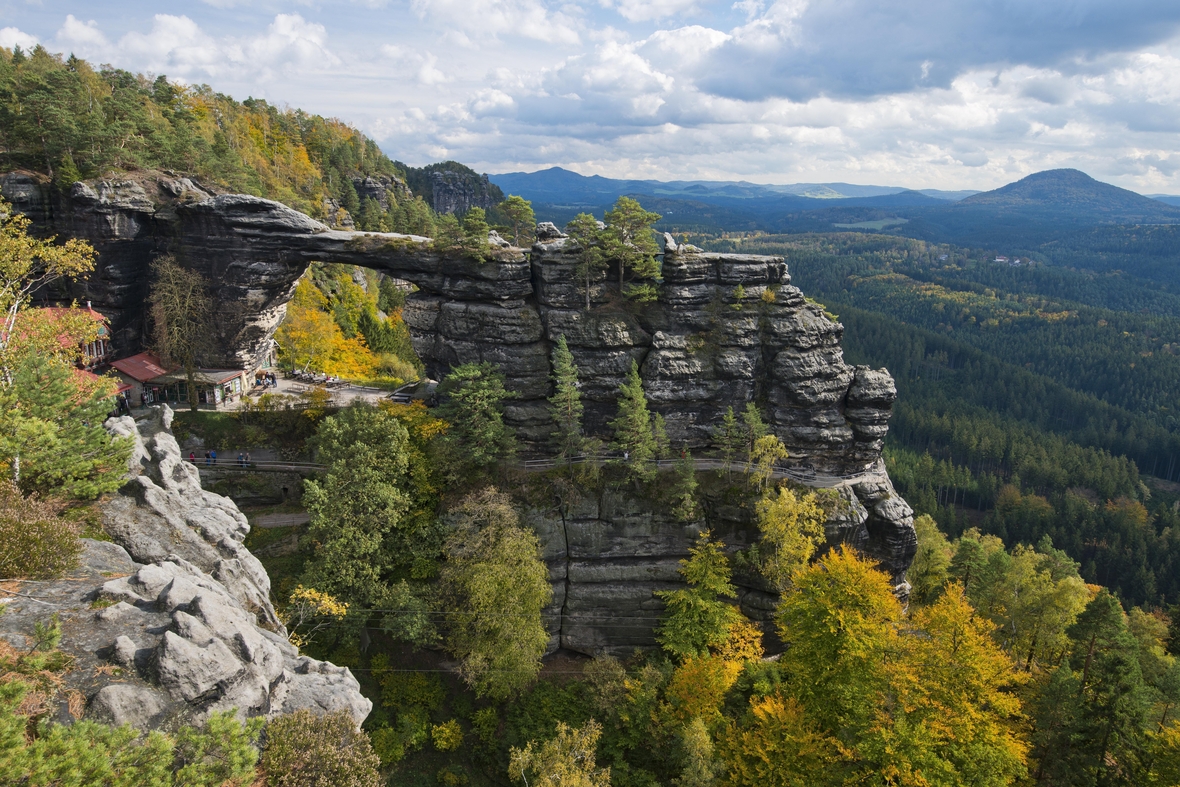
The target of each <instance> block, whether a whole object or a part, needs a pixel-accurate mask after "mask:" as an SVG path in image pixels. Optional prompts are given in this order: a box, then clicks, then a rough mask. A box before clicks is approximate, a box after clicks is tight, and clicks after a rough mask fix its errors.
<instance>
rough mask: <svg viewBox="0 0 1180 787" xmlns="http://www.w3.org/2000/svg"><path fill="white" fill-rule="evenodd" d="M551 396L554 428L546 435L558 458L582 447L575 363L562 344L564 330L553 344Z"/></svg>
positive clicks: (563, 343)
mask: <svg viewBox="0 0 1180 787" xmlns="http://www.w3.org/2000/svg"><path fill="white" fill-rule="evenodd" d="M552 359H553V387H554V392H553V396H551V397H549V405H550V407H549V411H550V412H551V413H552V414H553V422H554V423H555V424H556V425H557V429H556V430H555V431H554V432H553V433H552V434H551V435H550V436H551V437H552V439H553V445H554V448H556V449H557V455H558V457H559V458H561V459H569V458H570V457H572V456H576V455H578V454H579V453H581V451H582V442H583V437H582V409H583V408H582V393H581V391H579V390H578V367H577V366H576V365H575V364H574V356H573V353H571V352H570V349H569V345H568V344H566V341H565V334H562V335H561V336H560V337H558V339H557V344H556V345H555V346H554V347H553V355H552Z"/></svg>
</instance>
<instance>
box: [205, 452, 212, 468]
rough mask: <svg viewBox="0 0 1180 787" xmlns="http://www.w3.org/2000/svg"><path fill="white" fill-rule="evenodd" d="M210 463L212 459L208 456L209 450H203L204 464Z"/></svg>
mask: <svg viewBox="0 0 1180 787" xmlns="http://www.w3.org/2000/svg"><path fill="white" fill-rule="evenodd" d="M211 464H213V459H212V457H210V456H209V452H208V451H206V452H205V465H206V466H208V465H211Z"/></svg>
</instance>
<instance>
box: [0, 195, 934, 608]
mask: <svg viewBox="0 0 1180 787" xmlns="http://www.w3.org/2000/svg"><path fill="white" fill-rule="evenodd" d="M0 189H2V190H3V193H4V195H5V197H6V198H8V199H10V200H12V201H13V202H14V204H16V206H17V208H18V209H19V210H22V211H24V212H26V213H27V214H28V215H30V216H32V217H33V218H34V219H36V220H37V221H38V223H39V226H41V227H43V228H44V229H45V230H46V231H54V232H58V233H61V234H63V235H78V236H83V237H86V238H87V239H89V240H90V241H91V242H92V243H94V244H95V246H96V248H98V250H99V252H100V254H99V267H98V270H97V271H96V273H95V275H94V276H92V277H91V279H90V281H88V282H87V283H86V285H85V288H84V290H81V291H79V292H76V293H74V295H75V296H76V297H80V298H85V299H89V300H92V301H93V302H94V305H95V307H96V308H98V309H99V310H100V311H102V312H103V313H104V314H108V315H109V316H111V317H112V322H113V328H114V333H115V338H116V343H117V346H118V348H119V350H120V351H121V352H126V353H130V352H132V351H134V350H135V349H137V342H138V338H137V337H138V335H139V331H140V330H141V328H142V326H141V322H140V321H141V319H142V317H141V315H142V312H143V309H142V303H143V298H144V295H145V292H144V288H145V282H146V280H147V275H146V271H147V268H148V265H149V263H150V261H151V259H152V258H153V256H155V255H157V254H160V253H164V252H170V253H173V254H176V255H177V256H178V257H179V258H180V259H181V260H182V261H183V262H184V263H185V264H187V265H191V266H193V267H195V268H197V269H199V270H201V272H202V273H204V274H205V275H206V276H207V277H209V278H210V280H212V281H213V282H214V283H215V285H216V293H217V297H218V314H217V316H216V318H215V320H214V324H213V325H211V326H210V327H211V330H212V332H213V333H214V334H215V335H216V338H217V339H218V342H219V346H220V347H221V357H220V358H217V359H212V360H211V363H217V364H226V365H239V366H247V367H249V366H251V365H252V364H254V363H255V360H256V359H257V358H258V357H260V355H261V354H262V352H263V350H264V349H265V348H266V346H267V344H268V342H269V340H270V338H271V336H272V335H273V333H274V331H275V329H276V328H277V326H278V324H279V322H280V321H281V319H282V316H283V314H284V310H285V304H286V302H287V300H288V299H289V298H290V296H291V293H292V291H293V289H294V286H295V283H296V280H297V279H298V277H299V276H300V275H301V274H302V273H303V271H304V270H305V269H306V268H307V265H308V264H310V263H311V262H315V261H325V262H342V263H351V264H355V265H361V266H364V267H369V268H373V269H376V270H379V271H383V272H385V273H387V274H389V275H391V276H393V277H395V278H397V279H400V280H404V281H407V282H410V283H412V284H414V285H415V286H416V287H417V291H416V292H414V293H413V294H412V295H411V296H410V297H409V299H408V300H407V302H406V306H405V309H404V312H403V316H404V318H405V321H406V324H407V325H408V327H409V329H410V332H411V335H412V338H413V342H414V348H415V350H417V352H418V354H419V356H420V357H421V359H422V360H423V362H424V363H425V364H426V368H427V372H428V373H429V374H430V376H432V377H434V378H436V379H441V377H442V376H444V375H445V374H446V373H447V371H448V370H449V368H450V367H451V366H453V365H455V364H457V363H463V362H468V361H489V362H492V363H494V364H496V365H497V366H499V367H500V369H501V370H502V371H503V372H504V374H505V376H506V378H507V382H508V385H509V387H510V388H511V389H513V390H514V391H515V392H516V393H517V394H518V398H516V399H514V400H512V401H511V402H510V403H509V405H508V406H507V408H506V413H505V415H506V420H507V421H508V422H509V423H510V424H511V425H512V426H513V427H515V428H516V429H517V432H518V434H519V435H520V436H521V438H523V439H524V440H525V441H526V442H531V443H532V444H533V445H535V446H538V448H539V449H540V450H544V449H543V444H544V443H545V441H546V440H547V437H548V435H549V432H550V431H551V430H552V426H551V422H550V419H549V416H548V412H547V409H546V401H545V397H547V396H548V395H549V393H550V389H551V383H550V379H549V374H550V362H549V358H550V352H551V349H552V345H553V343H554V342H555V341H556V340H557V339H558V338H559V337H560V336H562V335H564V336H565V337H566V340H567V342H568V343H569V346H570V349H571V351H572V352H573V355H574V359H575V361H576V363H577V365H578V369H579V373H580V377H581V382H582V393H583V397H584V400H585V403H586V425H587V428H588V430H589V431H590V432H596V433H599V434H604V433H606V423H607V421H608V420H609V419H610V418H611V417H613V415H614V411H615V402H616V397H617V391H618V387H619V384H620V383H621V382H622V379H623V376H624V375H625V374H626V373H627V371H628V369H629V368H630V366H631V363H632V361H635V362H637V363H638V364H639V365H640V373H641V376H642V377H643V381H644V386H645V388H646V390H647V392H648V394H649V397H650V399H651V402H652V407H653V409H654V410H655V411H657V412H659V413H662V414H663V415H664V417H665V419H666V421H667V424H668V432H669V436H670V437H671V439H672V440H673V441H675V442H676V443H677V444H679V443H680V442H681V441H684V442H687V443H688V444H689V445H690V446H692V447H694V448H695V447H700V446H704V445H707V444H708V443H709V442H710V440H711V434H712V429H713V428H714V427H715V426H716V424H717V422H718V421H719V419H720V416H721V414H722V413H723V412H724V410H725V408H727V407H730V406H732V407H733V408H734V410H735V411H740V410H741V409H743V408H744V407H745V405H746V403H747V402H749V401H754V400H757V401H759V402H761V403H763V404H764V405H765V408H764V409H765V411H766V413H767V415H768V417H769V420H770V423H771V427H772V429H773V430H774V431H775V433H777V434H778V435H779V436H780V437H781V438H782V439H783V441H784V442H785V443H786V445H787V447H788V450H789V451H790V453H791V460H790V461H791V462H792V463H796V464H803V465H810V466H811V467H813V468H814V469H816V470H818V471H821V472H824V473H831V474H835V475H839V476H850V477H853V478H851V479H850V480H849V484H851V485H853V486H854V487H855V488H854V490H853V491H854V492H855V496H856V499H857V500H858V501H860V503H859V505H861V506H862V508H863V509H864V510H865V511H866V518H865V520H864V522H865V524H864V528H865V535H864V538H863V540H864V541H865V543H867V544H869V547H870V549H871V551H873V553H874V554H876V555H877V556H878V557H881V558H883V559H886V560H887V561H888V562H887V565H888V566H889V570H890V571H891V572H892V573H893V574H894V578H895V581H896V582H898V583H899V584H900V583H901V582H902V581H903V577H904V571H905V568H906V567H907V566H908V564H909V562H910V560H911V559H912V556H913V553H914V549H915V539H914V533H913V525H912V517H911V516H910V513H909V508H908V506H905V503H904V501H901V500H900V498H898V497H897V496H896V494H895V493H894V492H893V491H892V488H891V487H890V486H889V484H888V478H887V477H885V476H884V474H883V473H882V472H880V466H879V461H880V452H881V446H882V440H883V438H884V436H885V434H886V432H887V429H888V419H889V415H890V411H891V408H892V404H893V401H894V399H895V398H896V389H895V387H894V385H893V380H892V378H891V377H890V376H889V374H888V372H886V371H884V370H872V369H869V368H867V367H854V366H850V365H849V364H847V363H845V361H844V358H843V353H842V350H841V347H840V339H841V334H842V331H843V327H842V326H841V325H840V324H839V323H837V322H835V321H833V320H832V319H829V318H828V317H827V316H826V315H825V314H824V312H823V309H822V308H821V307H820V306H818V305H816V304H814V303H811V302H809V301H807V300H806V298H805V297H804V296H803V294H802V293H801V292H800V291H799V290H798V289H797V288H795V287H793V286H791V283H790V276H789V273H788V270H787V265H786V263H785V261H784V260H783V259H782V258H778V257H757V256H750V255H734V254H713V253H706V252H702V251H700V250H699V249H696V248H694V247H691V246H678V245H677V244H676V243H675V242H674V241H673V240H672V239H671V238H666V240H665V244H666V248H665V253H664V259H663V274H662V278H663V281H662V285H661V287H660V297H659V301H658V302H657V303H655V304H649V305H647V306H645V307H643V308H641V309H637V308H631V307H624V306H621V305H619V304H617V303H615V302H612V296H613V294H612V291H611V288H610V287H608V286H607V285H606V275H605V274H604V275H602V276H601V277H600V278H599V279H598V280H596V281H593V282H591V283H590V300H591V305H592V308H591V309H590V310H589V311H586V310H584V304H585V298H586V296H585V292H584V291H583V289H582V287H581V286H580V283H579V282H578V279H577V276H576V257H577V250H576V249H574V248H572V247H571V246H570V244H569V242H568V240H567V239H566V238H564V237H561V234H560V232H558V231H556V228H553V227H551V226H550V227H543V228H540V229H542V231H541V232H540V233H539V237H540V240H538V242H537V243H536V244H535V245H534V246H533V247H532V249H530V250H527V251H526V250H522V249H514V248H497V249H496V251H495V257H496V259H495V260H492V261H489V262H487V263H485V264H478V263H475V262H473V261H471V260H469V259H464V258H456V257H454V256H446V255H441V254H439V253H438V252H435V251H434V250H433V249H432V248H431V243H430V240H429V239H427V238H420V237H416V236H407V235H395V234H382V233H359V232H352V231H344V230H330V229H329V228H328V227H326V226H325V225H323V224H321V223H319V222H317V221H315V220H313V219H311V218H309V217H307V216H305V215H303V214H301V213H298V212H297V211H294V210H292V209H290V208H288V207H286V206H284V205H281V204H279V203H276V202H272V201H269V200H264V199H259V198H257V197H249V196H244V195H217V196H214V195H211V194H209V193H208V192H206V191H203V190H202V189H201V188H200V187H199V186H198V185H197V184H194V183H192V182H191V181H188V180H186V179H181V178H168V177H163V176H159V177H155V178H154V179H153V178H150V177H140V178H138V179H136V180H123V181H117V182H116V181H110V182H108V181H100V182H94V183H79V184H75V186H74V187H73V190H72V191H71V193H70V194H69V195H68V196H67V197H53V195H52V194H51V192H49V191H48V190H47V189H46V188H45V187H44V186H42V185H41V184H40V183H39V182H38V181H37V180H36V178H35V177H33V176H31V175H28V174H20V173H10V174H8V175H5V176H3V177H0ZM866 474H867V475H866ZM608 519H609V518H608ZM596 521H598V520H596ZM602 521H608V520H605V519H604V520H602ZM610 521H613V520H610ZM859 526H860V523H858V525H857V527H859ZM853 529H855V528H853ZM857 538H860V537H859V536H858V537H857ZM845 540H847V539H845ZM852 540H853V541H854V542H856V539H852ZM686 550H687V542H686V543H685V544H684V546H683V548H681V549H680V551H679V552H675V553H674V554H675V555H677V556H681V555H683V553H684V552H686ZM673 562H674V561H673Z"/></svg>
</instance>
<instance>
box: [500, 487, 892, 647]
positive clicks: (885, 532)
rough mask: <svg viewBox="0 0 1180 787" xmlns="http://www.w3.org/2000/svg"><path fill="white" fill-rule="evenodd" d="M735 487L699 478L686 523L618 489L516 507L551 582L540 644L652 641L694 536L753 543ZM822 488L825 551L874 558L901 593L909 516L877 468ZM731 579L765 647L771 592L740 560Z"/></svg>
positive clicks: (731, 548) (746, 502)
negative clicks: (695, 503) (694, 508)
mask: <svg viewBox="0 0 1180 787" xmlns="http://www.w3.org/2000/svg"><path fill="white" fill-rule="evenodd" d="M743 483H744V482H743V481H742V480H740V478H739V476H738V475H735V480H733V481H732V482H731V483H730V484H719V483H717V482H716V480H714V481H712V482H711V483H706V484H705V486H704V487H703V489H702V492H703V494H702V496H703V503H704V505H703V509H704V510H703V512H702V516H701V518H700V519H699V520H696V521H692V522H681V521H678V520H676V519H675V518H674V517H672V516H671V515H670V513H669V511H668V508H667V506H666V505H663V504H661V503H660V502H659V501H658V500H653V499H651V497H650V496H646V495H643V494H640V493H637V491H636V490H633V489H630V488H627V487H623V488H608V489H605V490H600V491H598V492H597V493H594V494H589V495H586V496H583V497H580V498H577V499H574V500H571V501H567V502H563V503H561V504H558V505H554V506H550V507H529V508H526V510H525V512H524V515H523V518H522V521H523V522H524V523H525V524H526V525H528V526H529V527H531V528H532V529H533V530H534V531H535V532H536V533H537V535H538V536H539V538H540V540H541V549H542V556H543V557H544V559H545V562H546V565H547V566H548V567H549V579H550V582H551V583H552V586H553V601H552V603H551V604H550V606H549V608H548V609H546V610H545V613H546V615H545V620H546V622H547V625H548V629H549V634H550V642H549V646H550V649H551V650H555V649H557V648H558V647H563V648H566V649H569V650H574V651H578V652H580V653H586V654H590V655H595V654H600V653H613V654H616V655H626V654H629V653H630V652H631V651H632V650H633V649H634V648H637V647H653V646H655V645H656V640H655V633H654V629H655V627H656V625H657V624H658V623H659V621H660V620H661V618H662V616H663V614H664V602H663V601H662V600H661V599H660V598H659V597H657V596H656V595H655V594H656V592H657V591H662V590H673V589H676V588H678V587H681V586H682V580H681V578H680V574H679V568H680V561H681V560H683V559H686V558H687V557H688V549H689V547H690V546H691V545H692V544H693V543H694V542H695V540H696V538H697V535H698V534H699V533H700V532H701V531H702V530H705V529H708V530H710V531H711V532H712V535H713V537H714V538H716V539H718V540H720V541H722V542H723V543H724V544H725V545H726V551H727V552H729V553H730V554H732V553H734V552H736V551H737V550H740V549H745V548H746V547H749V546H750V545H751V544H753V543H754V542H756V541H757V540H758V538H759V532H758V526H757V523H756V522H755V520H754V515H753V506H752V503H753V495H751V494H750V493H749V492H744V491H743V490H742V484H743ZM831 494H833V495H834V501H830V502H829V504H828V507H829V508H830V509H831V514H830V516H829V519H828V521H827V523H826V525H825V529H826V535H827V548H835V547H837V546H839V545H848V546H851V547H854V548H856V549H857V550H859V551H861V552H862V553H864V554H867V555H870V556H872V557H874V558H876V559H877V560H879V561H880V564H881V568H882V569H883V570H884V571H886V572H887V573H889V574H890V575H891V578H892V580H893V582H894V587H895V592H896V593H897V594H898V595H899V596H901V597H903V598H904V597H906V596H908V593H909V585H908V584H907V583H906V581H905V571H906V569H907V568H909V564H910V561H911V559H912V556H913V548H914V546H915V542H913V541H912V539H911V536H912V533H913V512H912V511H911V510H910V508H909V506H908V505H906V503H905V501H904V500H902V499H901V498H900V497H899V496H898V495H897V494H896V493H895V492H894V491H893V487H892V485H891V484H890V482H889V477H888V476H887V475H886V473H885V472H884V469H883V467H881V466H880V465H877V466H875V467H874V468H873V469H872V470H871V471H870V472H868V473H866V474H864V475H862V476H860V477H859V478H858V479H856V480H848V481H841V482H838V483H836V484H835V485H834V486H832V487H831ZM733 582H734V585H735V587H736V588H737V591H738V595H737V598H738V603H739V604H740V606H741V609H742V612H743V613H744V614H745V615H746V616H747V617H748V618H750V619H751V620H755V621H759V622H761V623H762V624H763V627H764V630H765V631H766V632H767V633H769V634H771V635H772V639H771V640H770V641H768V643H767V644H768V647H770V649H771V650H772V651H773V650H774V647H775V641H774V639H773V636H774V631H775V628H774V624H773V622H772V618H773V614H774V610H775V608H776V607H777V606H778V602H779V596H778V594H777V592H776V591H775V590H774V589H773V588H772V587H771V586H769V585H767V584H766V582H765V581H764V580H762V578H761V577H759V576H758V575H756V574H752V573H749V572H746V571H743V570H742V569H741V567H740V566H737V567H736V570H735V573H734V578H733Z"/></svg>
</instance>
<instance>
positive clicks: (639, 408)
mask: <svg viewBox="0 0 1180 787" xmlns="http://www.w3.org/2000/svg"><path fill="white" fill-rule="evenodd" d="M610 425H611V428H612V429H613V430H614V433H615V434H614V441H613V442H612V443H611V447H612V448H614V449H615V450H617V451H622V452H623V453H624V458H625V460H626V461H627V462H628V463H629V465H630V467H631V469H632V472H633V473H635V475H636V476H638V477H639V478H641V479H643V480H648V479H650V478H651V477H652V476H653V475H654V474H655V467H654V465H653V464H652V459H654V458H655V453H656V444H655V438H654V436H653V435H652V425H651V413H650V412H648V409H647V395H646V394H645V393H644V391H643V381H642V380H641V379H639V364H638V363H636V362H635V361H634V360H632V361H631V371H630V372H628V373H627V379H626V380H624V381H623V384H622V386H620V388H619V414H618V415H617V416H616V417H615V419H614V420H613V421H611V424H610Z"/></svg>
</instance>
